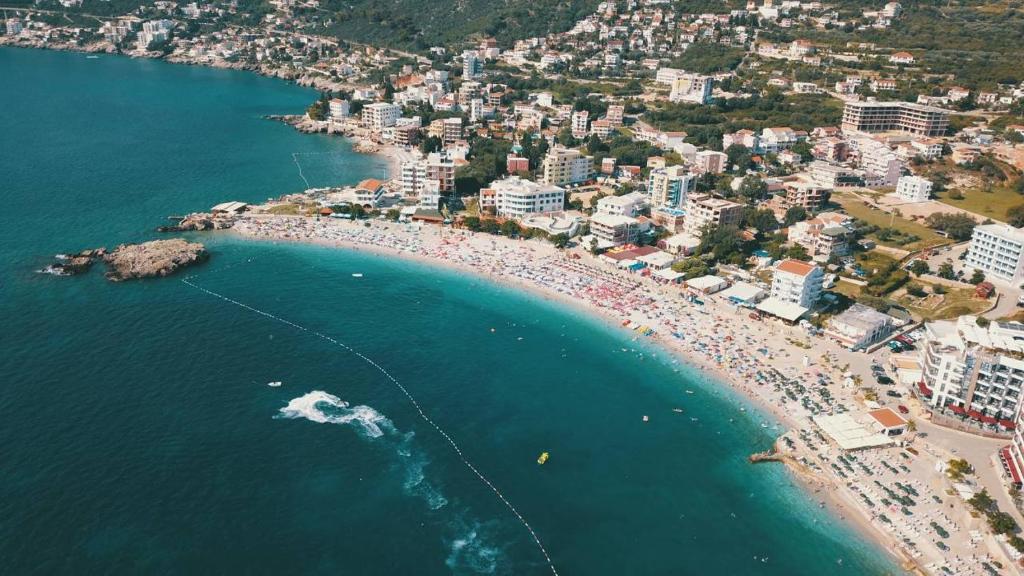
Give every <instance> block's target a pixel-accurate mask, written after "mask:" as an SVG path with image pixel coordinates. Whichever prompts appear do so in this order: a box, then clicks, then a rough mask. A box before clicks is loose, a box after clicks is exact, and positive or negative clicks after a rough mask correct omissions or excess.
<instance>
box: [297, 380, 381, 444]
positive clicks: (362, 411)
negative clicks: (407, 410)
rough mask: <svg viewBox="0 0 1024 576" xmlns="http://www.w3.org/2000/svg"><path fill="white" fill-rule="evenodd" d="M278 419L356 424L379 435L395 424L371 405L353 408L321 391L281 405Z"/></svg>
mask: <svg viewBox="0 0 1024 576" xmlns="http://www.w3.org/2000/svg"><path fill="white" fill-rule="evenodd" d="M277 417H278V418H305V419H306V420H309V421H311V422H317V423H319V424H353V425H355V426H356V429H357V430H359V431H360V432H361V433H362V434H364V435H365V436H368V437H370V438H380V437H381V436H383V435H384V431H385V430H388V431H393V430H394V425H392V424H391V421H390V420H388V419H387V418H386V417H385V416H384V415H383V414H381V413H380V412H377V411H376V410H374V409H373V408H370V407H369V406H354V407H350V406H349V404H348V402H345V401H344V400H342V399H341V398H338V397H337V396H334V395H333V394H328V393H327V392H323V391H321V390H314V391H312V392H310V393H308V394H305V395H303V396H299V397H298V398H293V399H292V400H291V401H290V402H288V405H287V406H285V407H284V408H281V411H280V413H279V414H278V416H277Z"/></svg>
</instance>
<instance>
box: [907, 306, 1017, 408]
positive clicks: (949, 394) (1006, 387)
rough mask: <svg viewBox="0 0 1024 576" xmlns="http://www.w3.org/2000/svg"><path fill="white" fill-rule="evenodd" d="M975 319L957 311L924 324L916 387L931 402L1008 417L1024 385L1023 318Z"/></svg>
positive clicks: (933, 404)
mask: <svg viewBox="0 0 1024 576" xmlns="http://www.w3.org/2000/svg"><path fill="white" fill-rule="evenodd" d="M977 320H978V319H977V317H976V316H961V317H959V318H957V319H956V320H940V321H936V322H929V323H928V324H926V325H925V336H924V338H923V341H924V342H923V346H922V347H921V351H920V362H921V367H922V381H923V383H924V387H922V388H921V392H922V393H923V395H924V396H925V398H926V400H927V401H928V402H929V403H930V404H931V405H932V406H935V407H944V406H957V407H959V408H962V409H963V410H964V411H968V413H969V414H970V413H971V411H973V412H974V413H978V414H983V415H985V416H989V417H994V418H997V419H1000V420H1013V419H1015V418H1016V417H1017V414H1018V411H1019V402H1020V393H1021V388H1022V387H1024V359H1022V354H1024V324H1021V323H1020V322H992V323H991V324H989V325H988V326H987V327H984V328H983V327H981V326H978V323H977ZM929 395H930V398H929Z"/></svg>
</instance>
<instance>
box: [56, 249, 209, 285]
mask: <svg viewBox="0 0 1024 576" xmlns="http://www.w3.org/2000/svg"><path fill="white" fill-rule="evenodd" d="M208 257H209V253H208V252H207V251H206V247H205V246H203V245H202V244H200V243H198V242H188V241H185V240H182V239H181V238H173V239H170V240H153V241H151V242H143V243H142V244H121V245H120V246H118V247H117V248H116V249H115V250H113V251H111V252H108V251H107V250H106V248H95V249H92V250H83V251H81V252H78V253H77V254H73V255H70V256H69V255H58V256H57V258H58V260H59V262H57V263H56V264H52V265H50V266H48V267H46V268H45V269H43V270H41V271H40V272H44V273H47V274H54V275H57V276H74V275H77V274H82V273H84V272H87V271H88V270H89V269H90V268H91V267H92V265H93V263H95V262H96V261H99V260H102V261H103V262H105V263H106V265H107V274H106V276H107V279H109V280H111V281H113V282H120V281H122V280H134V279H138V278H154V277H162V276H169V275H171V274H173V273H174V272H176V271H178V270H179V269H181V268H185V267H186V266H191V265H193V264H198V263H200V262H203V261H205V260H206V259H207V258H208Z"/></svg>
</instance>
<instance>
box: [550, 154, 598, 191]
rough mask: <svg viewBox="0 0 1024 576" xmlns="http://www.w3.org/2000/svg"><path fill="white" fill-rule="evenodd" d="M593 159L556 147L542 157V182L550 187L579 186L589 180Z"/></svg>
mask: <svg viewBox="0 0 1024 576" xmlns="http://www.w3.org/2000/svg"><path fill="white" fill-rule="evenodd" d="M593 164H594V158H593V157H592V156H584V155H583V154H582V153H581V152H580V151H579V150H573V149H571V148H562V147H560V146H556V147H553V148H551V149H550V150H548V153H547V155H545V156H544V163H543V168H544V175H543V177H542V180H543V182H544V183H545V184H550V185H552V186H566V185H569V184H579V183H581V182H586V181H587V180H589V179H590V173H591V171H592V170H593Z"/></svg>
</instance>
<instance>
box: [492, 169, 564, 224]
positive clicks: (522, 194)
mask: <svg viewBox="0 0 1024 576" xmlns="http://www.w3.org/2000/svg"><path fill="white" fill-rule="evenodd" d="M485 191H486V193H485ZM485 196H486V198H485ZM491 204H492V205H493V208H494V212H495V214H497V215H498V216H504V217H508V218H517V219H518V218H522V217H523V216H525V215H527V214H535V213H544V212H557V211H560V210H562V209H564V207H565V191H564V190H562V189H561V188H559V187H558V186H551V185H548V184H541V183H538V182H531V181H530V180H523V179H522V178H520V177H518V176H509V177H507V178H503V179H501V180H495V181H494V182H491V185H490V186H488V187H487V188H484V189H481V190H480V206H481V207H484V206H487V205H491Z"/></svg>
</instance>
